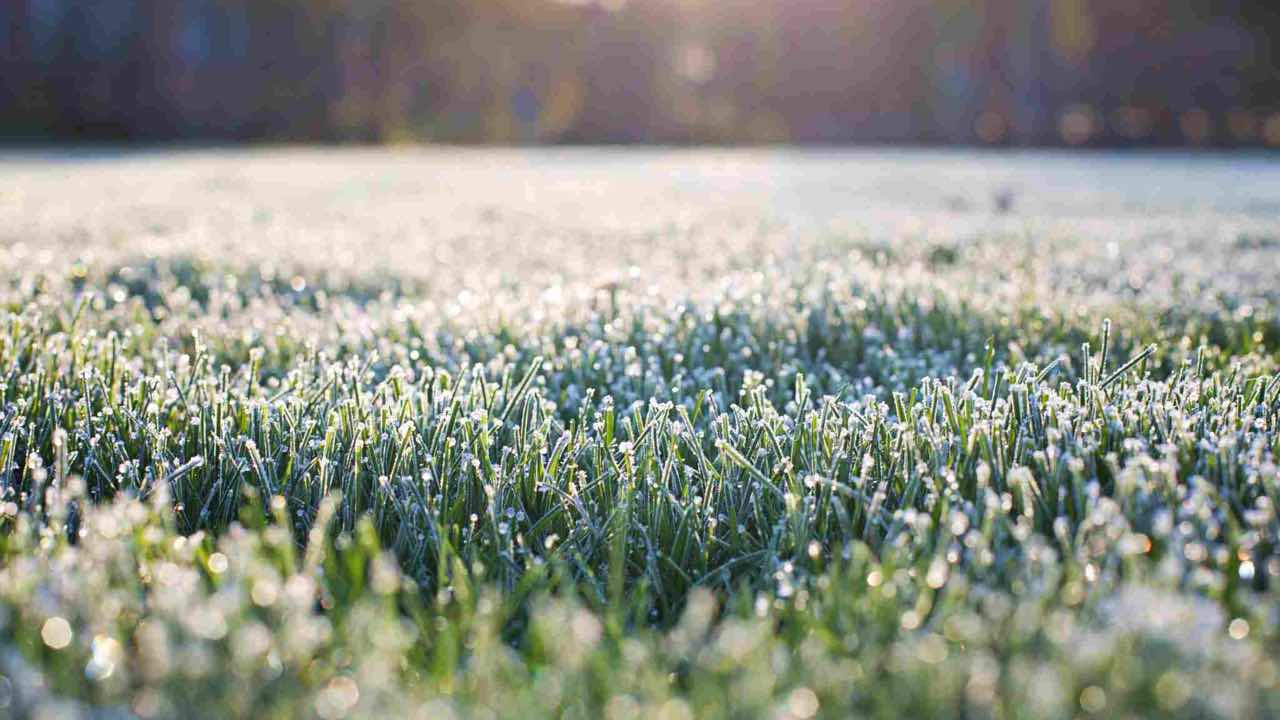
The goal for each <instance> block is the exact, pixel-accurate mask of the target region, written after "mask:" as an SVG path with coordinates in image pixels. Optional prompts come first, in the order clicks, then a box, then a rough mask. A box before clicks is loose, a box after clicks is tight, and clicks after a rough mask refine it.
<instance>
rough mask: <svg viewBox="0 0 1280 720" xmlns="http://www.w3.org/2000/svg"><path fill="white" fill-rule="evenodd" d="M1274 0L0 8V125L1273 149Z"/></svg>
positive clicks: (81, 2)
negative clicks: (0, 70) (1269, 0)
mask: <svg viewBox="0 0 1280 720" xmlns="http://www.w3.org/2000/svg"><path fill="white" fill-rule="evenodd" d="M1273 5H1274V6H1280V3H1266V2H1261V0H1254V1H1249V0H906V1H899V0H0V28H2V31H0V61H2V63H3V64H2V67H3V73H2V75H0V134H4V135H9V136H27V137H31V136H35V137H42V136H52V137H73V136H78V137H131V138H146V139H167V138H188V137H196V138H213V139H228V138H233V139H283V140H357V141H397V140H438V141H469V142H475V141H491V142H556V141H561V142H668V143H681V142H787V141H819V142H821V141H863V142H926V143H990V144H1049V145H1057V144H1112V145H1115V144H1205V145H1256V144H1273V145H1280V71H1278V68H1280V47H1273V46H1277V45H1280V9H1276V8H1273V7H1272V6H1273ZM1272 38H1278V39H1277V40H1275V41H1273V40H1272Z"/></svg>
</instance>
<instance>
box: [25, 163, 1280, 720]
mask: <svg viewBox="0 0 1280 720" xmlns="http://www.w3.org/2000/svg"><path fill="white" fill-rule="evenodd" d="M0 267H3V268H4V271H5V274H4V281H3V282H0V716H5V714H7V715H8V716H11V717H15V718H27V717H32V718H64V717H72V718H74V717H86V718H125V717H134V716H140V717H143V718H169V717H184V718H205V717H210V718H213V717H219V718H221V717H243V718H293V717H318V718H323V719H324V720H332V719H335V718H343V717H410V718H454V717H456V718H464V717H477V718H535V717H573V718H609V719H611V720H622V719H624V718H664V719H667V720H676V719H679V718H703V717H706V718H754V717H761V718H795V719H797V720H802V719H804V718H810V717H834V718H843V717H869V718H870V717H877V718H892V717H954V718H1008V719H1013V718H1087V717H1097V718H1124V717H1151V716H1159V717H1186V718H1203V717H1223V718H1239V717H1275V716H1280V595H1278V594H1277V589H1276V582H1277V580H1278V579H1280V552H1278V548H1277V534H1278V532H1280V520H1278V519H1277V503H1280V469H1278V466H1277V454H1278V453H1280V375H1278V374H1277V372H1278V369H1277V362H1278V361H1280V352H1278V351H1277V348H1280V314H1278V312H1280V164H1277V163H1275V162H1274V160H1273V159H1270V158H1268V157H1266V156H1262V155H1259V156H1252V157H1251V156H1234V157H1228V156H1214V155H1208V154H1202V155H1173V154H1170V155H1162V154H1149V155H1141V154H1140V155H1131V156H1123V157H1122V156H1110V155H1105V154H1086V155H1054V154H1009V155H986V154H977V153H964V152H947V153H935V152H924V151H912V152H901V151H899V152H894V153H887V152H880V151H857V152H853V151H840V152H825V151H816V150H815V151H811V152H782V151H767V150H759V151H741V152H710V151H707V152H694V153H690V152H674V151H645V152H640V151H622V150H574V151H568V150H566V151H541V152H524V151H483V152H482V151H461V150H458V151H449V150H432V151H426V150H412V151H411V150H402V151H376V152H375V151H355V150H341V151H327V152H322V151H314V150H305V149H290V150H265V151H245V152H237V153H228V152H221V151H196V150H191V151H164V152H161V151H157V152H153V153H147V154H120V153H115V152H111V151H100V152H96V151H95V152H89V151H81V152H78V153H63V154H54V153H39V152H27V153H13V152H10V153H9V154H6V155H3V156H0Z"/></svg>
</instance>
